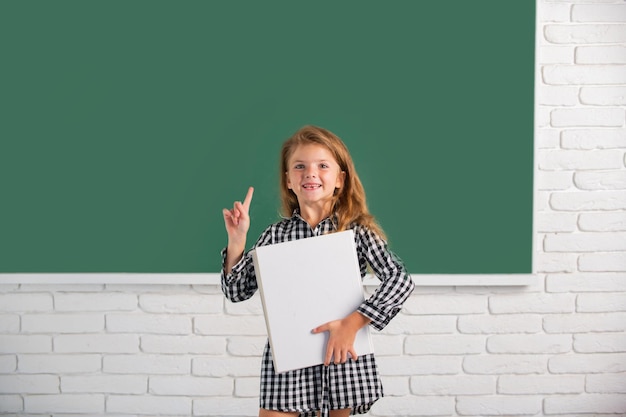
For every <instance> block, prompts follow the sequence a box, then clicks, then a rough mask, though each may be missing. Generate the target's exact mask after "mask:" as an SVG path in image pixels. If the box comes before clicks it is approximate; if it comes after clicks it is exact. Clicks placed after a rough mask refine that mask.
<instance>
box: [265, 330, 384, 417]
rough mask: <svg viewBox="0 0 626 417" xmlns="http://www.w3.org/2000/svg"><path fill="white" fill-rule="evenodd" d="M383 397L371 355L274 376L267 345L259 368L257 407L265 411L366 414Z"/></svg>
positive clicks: (306, 416) (308, 416) (303, 416)
mask: <svg viewBox="0 0 626 417" xmlns="http://www.w3.org/2000/svg"><path fill="white" fill-rule="evenodd" d="M382 396H383V387H382V383H381V381H380V378H379V375H378V370H377V368H376V361H375V359H374V355H373V354H371V355H363V356H359V358H358V360H356V361H352V360H348V362H346V363H344V364H338V365H335V364H331V365H330V366H323V365H318V366H312V367H309V368H304V369H297V370H294V371H288V372H283V373H280V374H279V373H276V371H275V370H274V363H273V361H272V351H271V348H270V345H269V342H268V343H267V344H266V345H265V350H264V351H263V359H262V366H261V395H260V406H261V408H264V409H266V410H275V411H284V412H286V411H291V412H294V411H297V412H300V417H315V416H316V415H317V412H318V411H321V414H322V416H325V415H327V413H328V410H339V409H345V408H351V409H352V413H351V414H352V415H355V414H364V413H367V412H368V411H369V409H370V407H371V406H372V404H373V403H374V402H375V401H376V400H378V399H379V398H381V397H382Z"/></svg>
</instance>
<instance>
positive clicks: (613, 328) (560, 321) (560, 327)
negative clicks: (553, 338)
mask: <svg viewBox="0 0 626 417" xmlns="http://www.w3.org/2000/svg"><path fill="white" fill-rule="evenodd" d="M543 327H544V330H545V331H546V332H547V333H589V332H603V331H604V332H620V331H626V314H625V313H619V312H618V313H605V314H603V313H577V314H553V315H549V316H545V317H544V319H543Z"/></svg>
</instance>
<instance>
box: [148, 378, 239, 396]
mask: <svg viewBox="0 0 626 417" xmlns="http://www.w3.org/2000/svg"><path fill="white" fill-rule="evenodd" d="M233 384H234V382H233V380H232V379H231V378H206V377H198V376H159V377H156V376H155V377H150V391H149V392H150V394H155V395H183V396H192V397H195V396H199V397H213V396H217V395H219V396H222V395H231V394H232V393H233Z"/></svg>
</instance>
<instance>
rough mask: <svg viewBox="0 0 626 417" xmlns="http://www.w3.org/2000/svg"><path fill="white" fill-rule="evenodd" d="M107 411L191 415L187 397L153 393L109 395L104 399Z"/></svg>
mask: <svg viewBox="0 0 626 417" xmlns="http://www.w3.org/2000/svg"><path fill="white" fill-rule="evenodd" d="M106 410H107V412H113V413H136V414H152V415H161V414H174V415H187V416H189V415H191V412H192V406H191V398H189V397H161V396H155V395H110V396H108V397H107V399H106Z"/></svg>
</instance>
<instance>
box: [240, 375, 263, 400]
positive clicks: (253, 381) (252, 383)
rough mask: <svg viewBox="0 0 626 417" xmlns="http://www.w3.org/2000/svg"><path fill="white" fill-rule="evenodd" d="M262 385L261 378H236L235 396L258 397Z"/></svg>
mask: <svg viewBox="0 0 626 417" xmlns="http://www.w3.org/2000/svg"><path fill="white" fill-rule="evenodd" d="M260 386H261V378H259V377H250V378H237V379H236V380H235V392H234V395H235V397H254V398H258V396H259V391H260Z"/></svg>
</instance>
